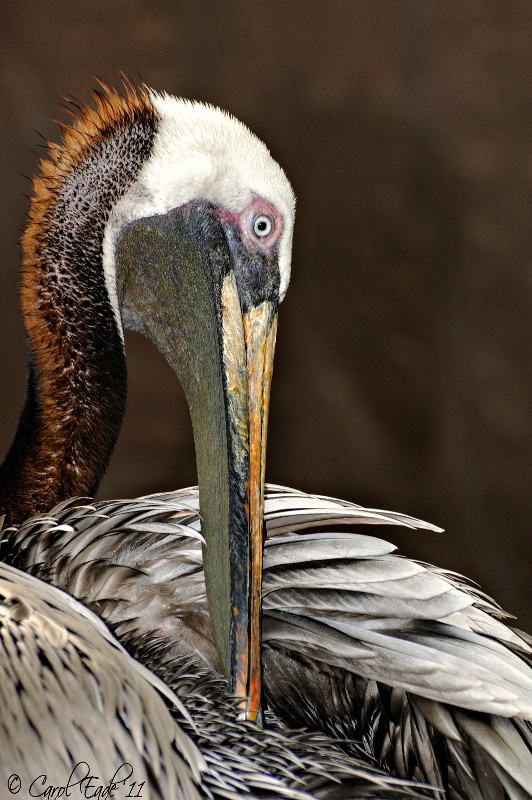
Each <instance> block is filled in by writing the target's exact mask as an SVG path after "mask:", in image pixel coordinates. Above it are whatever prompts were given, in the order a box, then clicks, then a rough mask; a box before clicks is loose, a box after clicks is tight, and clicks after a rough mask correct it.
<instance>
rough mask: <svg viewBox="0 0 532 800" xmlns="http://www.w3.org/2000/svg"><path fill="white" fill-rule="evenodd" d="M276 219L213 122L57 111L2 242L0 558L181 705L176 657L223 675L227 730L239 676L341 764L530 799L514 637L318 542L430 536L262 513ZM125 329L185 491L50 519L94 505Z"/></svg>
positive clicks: (522, 659)
mask: <svg viewBox="0 0 532 800" xmlns="http://www.w3.org/2000/svg"><path fill="white" fill-rule="evenodd" d="M293 221H294V198H293V194H292V190H291V188H290V185H289V183H288V181H287V179H286V178H285V176H284V173H283V172H282V170H281V169H280V167H279V166H278V165H277V164H276V162H275V161H273V159H272V158H271V156H270V155H269V153H268V151H267V150H266V148H265V146H264V145H263V144H262V143H261V142H259V140H257V139H256V138H255V137H254V136H253V135H252V134H251V133H250V132H249V131H248V130H247V129H246V128H245V127H244V126H243V125H242V124H241V123H239V122H237V121H236V120H234V119H233V118H231V117H229V116H227V115H225V114H224V113H223V112H220V111H219V110H216V109H213V108H211V107H206V106H202V105H200V104H193V103H188V102H186V101H182V100H177V99H175V98H171V97H168V96H166V95H158V94H156V93H153V92H149V91H147V90H144V89H142V90H137V91H135V90H134V89H133V88H132V87H126V93H125V96H124V97H122V96H120V95H119V94H118V93H116V92H114V91H112V90H106V91H104V93H98V94H96V95H95V104H94V106H93V107H92V108H90V109H89V108H85V107H82V108H81V109H80V111H79V115H78V117H77V118H76V119H75V120H74V123H73V125H72V127H71V128H66V129H65V131H64V140H63V143H62V144H61V145H52V146H51V151H50V157H49V158H48V159H45V160H43V162H42V164H41V175H40V177H39V178H38V179H37V180H36V182H35V193H34V198H33V200H32V207H31V211H30V224H29V226H28V229H27V231H26V234H25V236H24V239H23V250H24V271H23V289H22V298H23V302H22V305H23V310H24V314H25V319H26V327H27V331H28V338H29V341H30V351H31V361H30V373H29V381H28V391H27V396H26V403H25V406H24V410H23V412H22V416H21V422H20V425H19V429H18V431H17V435H16V437H15V440H14V444H13V446H12V448H11V450H10V451H9V453H8V456H7V458H6V461H5V462H4V465H3V467H2V468H1V471H0V508H2V510H3V511H4V513H5V514H6V515H7V517H8V521H9V523H10V524H11V525H12V526H14V527H11V528H8V529H7V530H6V531H5V533H4V558H5V559H8V560H10V561H11V562H12V563H14V564H15V565H17V566H19V567H22V568H23V569H25V570H28V571H31V572H33V573H35V574H36V575H38V576H40V577H43V578H45V579H46V580H49V581H52V582H53V583H55V584H56V585H58V586H60V587H62V588H63V589H66V590H67V591H69V592H70V593H72V594H73V595H74V596H76V597H78V598H80V599H81V600H83V601H84V602H85V603H86V604H87V605H88V606H89V607H90V608H92V609H93V610H94V611H96V612H97V613H99V614H100V615H101V616H102V617H103V619H104V620H105V621H106V622H107V623H108V624H109V626H110V627H111V628H112V630H113V631H114V632H115V634H116V635H117V637H118V638H119V639H120V640H121V641H122V642H124V644H125V645H126V646H127V647H128V649H129V650H130V652H131V653H133V654H134V655H136V656H137V657H138V658H139V659H140V660H142V661H143V663H144V664H146V665H147V666H148V667H150V669H152V670H153V671H154V672H156V673H158V674H159V675H160V676H161V677H162V678H163V680H165V681H166V683H167V684H168V685H169V686H170V687H171V688H175V689H177V690H178V692H179V693H180V697H181V699H182V700H183V702H184V703H185V705H186V704H187V698H186V694H187V691H186V689H183V681H184V682H185V685H186V684H187V682H189V683H190V681H191V678H190V676H189V675H188V673H187V669H188V670H189V671H192V672H194V671H195V667H196V665H197V671H196V672H197V674H196V680H197V675H198V674H199V675H200V676H203V677H202V678H201V679H202V680H203V679H204V680H208V681H211V682H212V681H216V680H218V681H219V680H220V676H225V678H226V680H227V683H228V694H229V696H230V697H231V698H234V702H235V703H236V706H235V708H236V712H237V715H238V720H239V722H240V723H241V724H242V725H247V724H250V723H248V722H246V720H250V721H251V722H253V721H255V720H257V721H260V720H261V716H262V701H261V683H262V684H263V686H264V703H265V705H266V706H267V707H269V708H270V709H271V710H273V711H274V712H275V713H276V714H277V716H278V717H279V718H280V719H281V720H283V721H284V723H285V724H289V725H296V726H299V727H300V726H302V725H303V726H304V727H305V729H306V731H307V733H309V732H311V731H321V732H322V734H328V735H329V736H332V737H334V738H335V739H336V740H338V741H339V744H340V745H341V746H342V747H343V748H344V749H345V750H346V751H348V752H349V753H350V754H351V755H350V757H355V756H359V755H360V754H365V756H366V758H367V760H368V763H371V762H374V763H378V764H380V765H381V766H382V767H384V768H386V769H389V770H391V771H392V772H394V773H395V774H397V775H399V776H400V777H403V778H406V779H414V780H415V781H421V782H428V783H430V784H432V785H433V786H436V787H440V788H441V789H443V790H444V791H445V792H446V794H447V796H448V797H449V798H474V800H481V798H492V797H494V798H499V797H504V796H507V797H509V798H512V800H513V798H522V797H525V796H530V795H529V793H530V787H531V786H532V756H531V738H532V734H531V726H530V719H531V718H532V671H531V669H530V665H529V659H530V653H531V649H530V646H529V644H528V643H527V641H526V637H524V636H522V635H520V634H518V633H515V632H513V631H512V630H511V629H510V628H508V627H507V626H506V625H504V624H503V623H502V622H501V621H500V619H499V617H500V616H501V613H500V612H499V610H498V608H497V607H496V606H495V605H494V604H493V603H492V602H491V601H490V600H489V599H487V598H485V597H484V596H483V595H481V594H480V593H479V592H478V591H476V590H474V589H472V588H471V587H470V586H468V585H467V583H466V582H465V581H464V580H462V579H460V578H458V577H456V576H452V575H448V574H446V573H445V572H444V571H442V570H439V569H437V568H435V567H428V566H425V565H421V564H417V563H416V562H413V561H411V560H408V559H403V558H400V557H398V556H396V555H394V553H393V550H394V548H393V545H390V544H389V543H388V542H387V541H385V540H383V539H380V538H375V537H368V536H365V535H362V534H360V533H351V532H346V533H338V532H337V531H335V532H329V531H327V530H325V531H323V530H321V528H323V527H325V528H326V527H327V526H328V525H331V526H334V527H337V526H338V525H343V524H348V523H354V524H360V523H365V524H367V523H371V524H385V525H390V524H395V525H397V524H403V525H408V526H410V527H413V528H416V527H425V528H429V529H431V528H432V527H433V526H430V525H427V524H425V523H421V522H420V521H417V520H413V519H411V518H409V517H405V516H402V515H399V514H393V513H389V512H380V511H377V510H372V509H363V508H361V507H359V506H354V505H352V504H349V503H345V502H342V501H337V500H333V499H329V498H322V497H317V496H309V495H305V494H304V493H300V492H296V491H294V490H286V489H283V488H280V487H270V489H269V490H268V493H267V496H266V505H265V501H264V492H265V484H264V470H265V443H266V425H267V416H268V404H269V388H270V381H271V370H272V363H273V349H274V343H275V332H276V320H277V306H278V303H279V302H280V301H281V300H282V299H283V297H284V294H285V292H286V289H287V287H288V282H289V277H290V248H291V237H292V230H293ZM123 326H126V327H130V328H133V329H134V330H139V331H141V332H143V333H145V334H146V335H148V336H149V337H150V338H151V339H152V340H153V341H154V342H155V344H156V345H157V347H158V348H159V350H160V351H161V352H162V353H163V354H164V355H165V357H166V358H167V360H168V362H169V363H170V365H171V366H172V367H173V368H174V370H175V372H176V374H177V376H178V377H179V378H180V380H181V382H182V384H183V386H184V389H185V394H186V396H187V401H188V403H189V406H190V410H191V417H192V424H193V430H194V438H195V444H196V455H197V462H198V481H199V490H198V491H195V490H185V491H184V492H181V493H174V494H172V495H169V496H159V497H150V498H144V499H139V500H138V501H130V503H129V504H128V503H125V504H123V503H118V504H112V503H111V504H109V503H108V504H105V503H104V504H103V505H102V504H96V505H93V504H91V503H88V501H74V502H73V503H68V504H67V505H66V506H65V505H64V504H62V505H60V506H59V508H56V509H55V510H54V511H52V512H51V513H49V512H48V510H49V509H50V508H51V507H52V506H53V505H54V503H57V502H58V501H61V500H64V498H68V497H74V496H75V495H85V494H92V493H93V492H94V491H95V489H96V487H97V485H98V482H99V480H100V478H101V476H102V474H103V471H104V470H105V467H106V465H107V462H108V459H109V457H110V454H111V451H112V449H113V446H114V443H115V441H116V436H117V432H118V428H119V426H120V422H121V419H122V415H123V408H124V403H125V380H126V373H125V359H124V353H123V335H122V329H123ZM199 508H201V519H200V515H199ZM264 509H265V513H264ZM44 512H46V513H44ZM36 513H37V516H32V517H31V515H35V514H36ZM43 513H44V515H43ZM28 515H29V516H30V517H31V518H30V519H29V520H28V521H24V520H26V518H27V517H28ZM263 516H265V520H266V542H265V545H266V546H265V548H264V549H265V561H264V581H263V585H262V595H261V582H262V573H263V564H262V549H263V548H262V537H263V532H262V519H263ZM200 529H201V535H202V537H204V541H205V544H204V545H203V546H201V545H200V544H199V543H198V538H197V534H198V532H199V531H200ZM193 534H194V535H193ZM261 601H262V608H263V620H262V625H263V627H262V651H261V646H260V637H259V633H260V611H261ZM183 659H184V660H183ZM183 664H185V668H184V667H183ZM190 664H192V665H193V666H192V668H191V667H190ZM261 664H262V666H263V667H264V672H263V674H261ZM192 683H193V682H192ZM194 685H196V684H194ZM209 685H211V684H209ZM209 691H211V690H209ZM200 696H201V697H202V698H203V695H202V694H201V693H200ZM194 698H196V699H195V700H194ZM189 702H190V703H191V705H192V706H194V703H196V706H197V702H198V701H197V691H196V689H195V688H194V689H193V690H192V699H191V700H189ZM203 702H204V698H203V699H202V700H201V703H203ZM269 719H270V718H269V717H268V716H266V724H268V722H269ZM368 769H369V767H368ZM343 796H352V795H349V794H346V795H343Z"/></svg>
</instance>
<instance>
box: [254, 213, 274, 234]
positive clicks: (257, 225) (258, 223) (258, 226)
mask: <svg viewBox="0 0 532 800" xmlns="http://www.w3.org/2000/svg"><path fill="white" fill-rule="evenodd" d="M272 231H273V219H272V218H271V217H268V216H266V214H259V215H258V216H257V217H255V219H254V220H253V233H254V234H255V236H257V237H258V238H259V239H264V238H265V237H266V236H269V235H270V233H271V232H272Z"/></svg>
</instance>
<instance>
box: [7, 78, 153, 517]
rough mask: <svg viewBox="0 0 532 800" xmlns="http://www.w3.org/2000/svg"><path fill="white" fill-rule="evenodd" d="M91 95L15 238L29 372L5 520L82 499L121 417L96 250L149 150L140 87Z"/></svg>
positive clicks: (112, 335) (119, 369)
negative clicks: (19, 256) (20, 250)
mask: <svg viewBox="0 0 532 800" xmlns="http://www.w3.org/2000/svg"><path fill="white" fill-rule="evenodd" d="M102 88H103V89H104V91H103V92H95V93H93V98H94V100H95V102H94V105H93V106H92V107H91V108H86V107H81V108H78V113H77V114H76V116H75V118H74V123H73V125H72V127H63V142H62V143H61V144H60V145H53V144H51V145H50V146H49V158H47V159H44V160H43V161H41V165H40V175H39V177H37V178H36V179H35V181H34V196H33V197H32V200H31V208H30V222H29V225H28V227H27V229H26V232H25V234H24V236H23V239H22V246H23V253H24V255H23V274H22V309H23V314H24V320H25V325H26V331H27V336H28V341H29V348H30V370H29V378H28V388H27V394H26V401H25V405H24V408H23V411H22V414H21V418H20V422H19V427H18V430H17V433H16V436H15V439H14V442H13V445H12V446H11V449H10V451H9V453H8V455H7V457H6V459H5V461H4V463H3V464H2V466H1V467H0V515H1V514H5V515H6V518H7V521H8V522H9V523H13V524H18V523H20V522H21V521H22V520H23V519H25V518H26V517H27V516H29V515H31V514H34V513H38V512H42V511H46V510H48V509H49V508H51V507H52V506H53V505H54V504H55V503H57V502H60V501H61V500H63V499H66V498H68V497H72V496H75V495H87V494H89V495H90V494H93V493H94V492H95V491H96V489H97V487H98V484H99V482H100V480H101V478H102V476H103V473H104V471H105V469H106V467H107V463H108V461H109V458H110V455H111V452H112V450H113V448H114V445H115V442H116V439H117V436H118V432H119V429H120V425H121V422H122V417H123V414H124V409H125V402H126V383H127V381H126V364H125V356H124V350H123V342H122V337H121V331H120V329H119V325H118V323H117V320H116V318H115V314H114V311H113V308H112V306H111V303H110V300H109V295H108V291H107V287H106V283H105V277H104V273H103V268H102V243H103V237H104V232H105V225H106V222H107V219H108V217H109V213H110V211H111V209H112V207H113V205H114V204H115V203H116V202H117V200H118V199H120V197H121V196H122V195H123V194H124V193H125V191H126V190H127V189H128V188H129V186H131V184H132V183H133V181H134V180H135V178H136V176H137V174H138V171H139V169H140V168H141V166H142V164H143V163H144V161H145V160H146V158H147V157H148V156H149V154H150V152H151V147H152V143H153V137H154V133H155V126H156V119H155V113H154V110H153V107H152V104H151V102H150V99H149V96H148V95H147V94H146V93H145V92H144V91H134V90H133V89H132V88H131V87H130V86H126V87H125V89H126V91H125V96H121V95H119V94H118V93H117V92H115V91H113V90H110V89H107V88H105V87H102Z"/></svg>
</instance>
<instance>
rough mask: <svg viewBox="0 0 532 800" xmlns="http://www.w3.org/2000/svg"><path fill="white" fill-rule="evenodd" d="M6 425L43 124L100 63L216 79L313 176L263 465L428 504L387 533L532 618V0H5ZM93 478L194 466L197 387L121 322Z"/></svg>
mask: <svg viewBox="0 0 532 800" xmlns="http://www.w3.org/2000/svg"><path fill="white" fill-rule="evenodd" d="M0 14H1V15H2V19H1V20H0V25H1V27H0V31H1V32H0V37H1V41H0V80H1V86H0V91H1V94H2V119H1V126H2V127H1V132H0V137H1V138H0V159H1V163H0V174H1V176H2V181H1V183H0V190H1V193H2V198H1V209H2V214H1V217H0V220H1V226H2V229H1V236H0V247H1V262H0V265H1V267H0V273H1V281H2V284H1V293H0V303H1V308H0V320H1V326H2V327H1V330H2V346H1V352H0V375H1V383H0V402H1V408H2V416H1V424H0V446H1V447H2V449H5V448H6V447H7V446H8V443H9V441H10V439H11V436H12V435H13V431H14V427H15V424H16V419H17V414H18V408H19V406H20V403H21V400H22V396H23V388H24V374H25V352H24V340H23V333H22V328H21V323H20V321H19V313H18V303H17V264H18V261H19V247H18V244H17V239H18V237H19V234H20V230H21V228H22V226H23V224H24V212H25V208H26V200H25V199H24V197H23V194H24V193H25V192H28V191H29V187H28V183H27V181H26V180H25V179H24V178H22V177H21V175H22V174H26V175H31V174H32V173H33V172H34V170H35V164H36V157H35V155H34V154H33V153H31V152H30V149H31V148H33V149H36V148H37V146H38V143H39V138H38V136H37V134H36V133H35V129H36V130H37V131H39V132H40V133H42V134H44V135H45V136H47V137H54V136H55V135H56V133H55V129H54V126H53V125H52V124H51V122H50V120H51V119H53V118H61V117H62V112H61V111H60V110H59V102H60V100H59V98H60V96H61V95H63V94H67V93H74V94H78V95H79V94H80V92H81V88H82V87H84V86H87V85H91V75H92V74H95V73H96V74H98V75H101V76H103V77H105V78H111V79H112V78H113V76H114V75H115V73H116V70H118V69H122V70H124V71H125V72H126V73H127V74H128V75H130V76H131V77H132V78H133V79H135V80H136V79H138V78H139V76H140V78H141V79H142V80H144V81H145V82H146V83H147V84H148V85H150V86H153V87H154V88H157V89H166V90H167V91H169V92H173V93H176V94H179V95H185V96H188V97H194V98H197V99H201V100H208V101H210V102H213V103H216V104H219V105H221V106H223V107H225V108H227V109H229V110H231V111H232V112H233V113H234V114H235V115H237V116H238V117H240V118H241V119H243V120H244V121H245V122H246V123H248V125H249V126H250V127H251V128H252V129H253V130H254V131H256V132H257V133H258V134H259V135H260V136H261V137H262V138H263V139H265V141H266V142H267V143H268V145H269V146H270V147H271V149H272V152H273V154H274V155H275V157H276V158H277V159H278V160H279V161H280V162H281V164H282V165H283V166H284V167H285V169H286V171H287V173H288V175H289V177H290V179H291V180H292V182H293V185H294V188H295V191H296V194H297V197H298V214H297V223H296V234H295V242H294V259H293V279H292V285H291V287H290V290H289V292H288V296H287V299H286V301H285V302H284V304H283V306H282V307H281V314H280V330H279V344H278V350H277V358H276V368H275V379H274V386H273V397H272V415H271V426H270V451H269V462H268V477H269V479H270V480H272V481H277V482H281V483H286V484H289V485H294V486H297V487H300V488H304V489H308V490H316V491H320V492H326V493H331V494H338V495H340V496H345V497H348V498H350V499H353V500H356V501H358V502H361V503H364V504H369V505H375V506H378V507H385V508H386V507H391V508H394V509H396V510H401V511H405V512H410V513H412V514H418V515H420V516H422V517H425V518H428V519H430V520H431V521H433V522H436V523H440V524H441V525H443V526H445V528H446V533H444V534H441V535H436V534H427V533H413V532H412V533H409V532H406V533H403V534H399V533H397V532H396V531H393V530H392V531H391V533H390V535H391V536H392V537H393V538H394V541H397V542H398V543H400V544H401V547H402V549H403V550H404V551H406V552H408V553H409V554H410V555H415V556H417V557H419V558H422V559H425V560H430V561H433V562H436V563H438V564H440V565H442V566H446V567H449V568H452V569H458V570H460V571H463V572H465V573H466V574H468V575H469V576H471V577H472V578H474V579H476V580H478V581H479V582H480V583H481V584H482V586H483V588H484V589H485V590H486V591H488V592H489V593H492V594H494V595H495V596H496V598H497V599H498V600H499V601H500V602H501V603H502V605H503V606H504V607H505V608H507V609H508V610H509V611H512V612H514V613H518V614H519V615H520V619H519V622H520V624H521V625H522V626H523V627H527V626H528V628H531V627H532V618H531V617H532V605H531V592H530V554H531V547H530V535H529V520H530V515H531V511H532V509H531V502H530V498H531V491H530V479H531V473H532V470H531V466H532V464H531V444H532V442H531V439H532V435H531V432H532V417H531V402H530V401H531V389H532V370H531V369H530V352H531V344H532V327H531V310H532V309H531V305H532V304H531V293H532V272H531V253H532V247H531V244H532V243H531V237H530V208H531V200H532V197H531V185H532V180H531V179H532V160H531V147H530V144H531V134H530V131H531V122H532V119H531V113H530V112H531V98H532V79H531V75H532V6H531V4H530V2H529V0H523V2H512V1H511V0H507V1H506V2H495V0H492V2H480V0H469V2H467V3H462V2H447V3H441V2H439V0H412V2H410V1H409V0H403V2H397V0H362V1H361V2H358V1H357V0H326V1H323V2H322V1H321V0H318V1H316V0H296V1H295V2H294V1H293V0H292V1H291V0H269V2H249V0H247V2H246V1H244V0H242V1H240V0H234V1H230V2H227V1H226V2H215V0H211V1H210V2H207V1H206V0H193V1H191V2H183V1H181V2H178V0H159V2H157V1H155V0H112V1H111V2H110V0H92V2H88V1H87V0H85V1H84V2H72V0H57V1H56V2H43V0H35V1H33V2H23V1H22V2H21V0H16V2H15V0H12V2H7V0H6V1H5V2H3V3H2V4H1V11H0ZM127 347H128V354H129V363H130V372H131V399H130V406H129V410H128V416H127V419H126V423H125V427H124V430H123V435H122V437H121V439H120V443H119V446H118V450H117V453H116V455H115V458H114V461H113V465H112V468H111V470H110V472H109V475H108V477H107V479H106V481H105V484H104V485H103V487H102V490H101V494H102V496H109V495H115V496H118V495H132V494H138V493H142V492H149V491H154V490H159V489H160V490H162V489H169V488H171V487H176V486H180V485H185V484H189V483H192V482H194V481H195V468H194V452H193V444H192V441H191V435H190V431H189V422H188V417H187V411H186V407H185V405H184V401H183V397H182V395H181V394H180V390H179V388H178V387H177V386H176V382H175V380H174V379H173V377H172V375H171V374H170V371H169V369H168V368H167V367H166V365H165V363H164V362H162V360H161V358H160V357H159V356H158V354H157V353H155V352H153V350H152V348H151V347H150V346H149V345H148V344H147V343H145V342H144V341H142V340H141V339H140V337H134V336H128V338H127Z"/></svg>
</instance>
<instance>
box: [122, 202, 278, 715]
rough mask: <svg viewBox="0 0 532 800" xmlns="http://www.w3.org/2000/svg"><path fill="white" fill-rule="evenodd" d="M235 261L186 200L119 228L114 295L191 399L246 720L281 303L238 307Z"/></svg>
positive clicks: (211, 558)
mask: <svg viewBox="0 0 532 800" xmlns="http://www.w3.org/2000/svg"><path fill="white" fill-rule="evenodd" d="M238 258H240V259H241V258H245V255H244V256H242V255H235V254H234V252H232V251H231V249H230V248H229V246H228V244H227V239H226V237H225V235H224V231H223V228H222V225H221V223H220V221H219V220H218V218H217V217H216V215H215V214H213V213H212V209H211V208H210V207H209V205H208V204H205V203H191V204H189V205H188V206H184V207H181V208H179V209H176V210H175V211H172V212H170V213H169V214H165V215H160V216H156V217H151V218H149V219H143V220H140V221H137V222H134V223H131V224H130V225H128V226H127V227H126V228H125V229H124V231H123V232H122V234H121V236H120V238H119V241H118V243H117V251H116V263H117V294H118V299H119V304H120V306H121V310H122V316H123V320H124V324H125V325H126V326H127V327H130V328H133V329H135V330H139V331H141V332H143V333H145V334H146V335H147V336H149V338H151V339H152V340H153V341H154V342H155V344H156V345H157V347H158V349H159V350H160V352H161V353H162V354H163V355H164V356H165V357H166V359H167V361H168V362H169V364H170V365H171V366H172V367H173V369H174V371H175V372H176V374H177V376H178V377H179V379H180V381H181V383H182V385H183V388H184V391H185V394H186V397H187V402H188V405H189V409H190V414H191V419H192V426H193V431H194V441H195V446H196V460H197V469H198V484H199V495H200V513H201V524H202V533H203V536H204V538H205V545H204V553H203V559H204V568H205V582H206V587H207V598H208V603H209V611H210V616H211V621H212V628H213V635H214V640H215V643H216V647H217V651H218V655H219V658H220V665H221V668H222V670H223V672H224V673H225V675H226V677H227V680H228V683H229V690H230V692H231V693H232V694H233V695H234V697H235V698H236V701H237V704H238V707H239V708H240V711H241V713H242V716H245V717H246V718H248V719H252V720H256V719H260V707H261V701H260V694H261V671H260V616H261V583H262V548H263V516H264V483H265V464H266V430H267V421H268V408H269V396H270V385H271V376H272V368H273V355H274V348H275V336H276V328H277V299H276V298H275V297H261V296H260V292H259V293H257V292H255V293H254V296H255V297H256V299H255V301H254V302H252V303H249V302H248V303H247V307H246V309H245V311H244V313H243V312H242V304H241V300H240V295H241V292H239V286H238V285H237V284H238V280H241V279H242V278H238V277H237V273H238V274H239V275H240V276H241V275H242V274H243V273H244V274H245V273H246V269H242V268H241V267H242V265H241V264H235V259H238ZM244 266H246V265H244ZM235 267H238V269H236V270H235Z"/></svg>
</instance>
